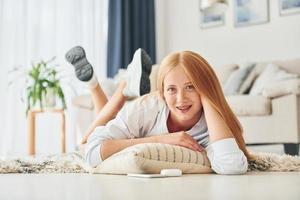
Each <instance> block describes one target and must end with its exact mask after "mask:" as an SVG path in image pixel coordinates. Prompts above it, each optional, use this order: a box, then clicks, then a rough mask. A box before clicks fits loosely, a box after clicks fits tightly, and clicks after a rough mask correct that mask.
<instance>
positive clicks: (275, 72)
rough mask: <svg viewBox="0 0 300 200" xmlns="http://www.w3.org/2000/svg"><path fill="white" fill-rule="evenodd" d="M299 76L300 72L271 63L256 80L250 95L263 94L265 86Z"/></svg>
mask: <svg viewBox="0 0 300 200" xmlns="http://www.w3.org/2000/svg"><path fill="white" fill-rule="evenodd" d="M297 77H298V74H292V73H288V72H286V71H285V70H283V69H281V68H280V67H279V66H277V65H275V64H272V63H270V64H268V65H267V66H266V68H265V69H264V70H263V72H262V73H261V74H260V75H259V76H258V78H257V79H256V80H255V82H254V84H253V86H252V88H251V90H250V95H261V94H262V91H263V89H264V87H266V86H269V85H272V84H274V83H276V82H278V81H282V80H286V79H292V78H297Z"/></svg>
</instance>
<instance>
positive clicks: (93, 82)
mask: <svg viewBox="0 0 300 200" xmlns="http://www.w3.org/2000/svg"><path fill="white" fill-rule="evenodd" d="M86 83H87V85H88V86H89V88H91V89H93V88H95V87H96V86H97V85H98V84H99V82H98V79H97V77H96V74H95V72H94V73H93V76H92V78H91V79H90V80H89V81H87V82H86Z"/></svg>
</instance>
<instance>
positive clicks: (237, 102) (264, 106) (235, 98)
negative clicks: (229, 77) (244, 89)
mask: <svg viewBox="0 0 300 200" xmlns="http://www.w3.org/2000/svg"><path fill="white" fill-rule="evenodd" d="M226 100H227V102H228V104H229V106H230V108H231V109H232V111H233V112H234V113H235V114H236V115H237V116H255V115H270V114H271V111H272V110H271V107H272V105H271V100H270V99H269V98H266V97H263V96H250V95H232V96H227V97H226Z"/></svg>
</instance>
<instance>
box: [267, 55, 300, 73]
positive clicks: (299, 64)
mask: <svg viewBox="0 0 300 200" xmlns="http://www.w3.org/2000/svg"><path fill="white" fill-rule="evenodd" d="M273 63H274V64H276V65H279V66H280V67H281V68H282V69H285V70H286V71H287V72H290V73H294V74H298V75H300V58H298V59H290V60H281V61H274V62H273Z"/></svg>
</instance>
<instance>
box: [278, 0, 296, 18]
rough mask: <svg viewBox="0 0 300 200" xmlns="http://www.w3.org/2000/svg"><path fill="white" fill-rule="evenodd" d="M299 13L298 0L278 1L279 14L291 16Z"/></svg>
mask: <svg viewBox="0 0 300 200" xmlns="http://www.w3.org/2000/svg"><path fill="white" fill-rule="evenodd" d="M296 13H300V0H279V14H280V15H292V14H296Z"/></svg>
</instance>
